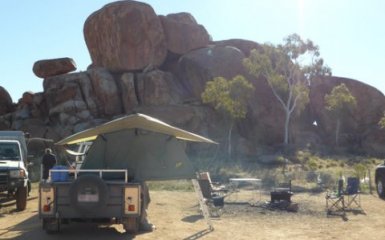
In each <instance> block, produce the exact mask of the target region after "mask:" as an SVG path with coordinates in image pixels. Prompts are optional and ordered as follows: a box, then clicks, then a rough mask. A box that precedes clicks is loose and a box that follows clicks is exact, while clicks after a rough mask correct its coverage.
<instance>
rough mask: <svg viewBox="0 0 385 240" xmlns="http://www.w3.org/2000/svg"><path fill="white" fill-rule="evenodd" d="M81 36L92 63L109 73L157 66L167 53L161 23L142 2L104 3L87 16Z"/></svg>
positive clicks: (152, 11) (149, 7) (148, 6)
mask: <svg viewBox="0 0 385 240" xmlns="http://www.w3.org/2000/svg"><path fill="white" fill-rule="evenodd" d="M84 38H85V41H86V44H87V47H88V50H89V53H90V55H91V59H92V62H93V64H92V65H93V66H95V67H104V68H107V69H108V70H110V71H113V72H123V71H131V70H140V69H144V68H146V67H147V66H149V65H150V66H160V65H161V64H162V63H163V61H164V59H165V58H166V55H167V48H166V41H165V37H164V33H163V28H162V24H161V22H160V20H159V18H158V16H157V15H156V14H155V12H154V10H153V9H152V7H151V6H150V5H148V4H146V3H140V2H135V1H119V2H114V3H110V4H107V5H105V6H104V7H103V8H101V9H100V10H98V11H96V12H94V13H93V14H91V15H90V16H89V17H88V18H87V20H86V22H85V24H84Z"/></svg>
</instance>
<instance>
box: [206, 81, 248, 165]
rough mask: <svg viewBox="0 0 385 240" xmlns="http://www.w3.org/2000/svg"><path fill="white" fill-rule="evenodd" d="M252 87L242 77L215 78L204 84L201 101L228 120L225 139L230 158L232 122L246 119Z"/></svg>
mask: <svg viewBox="0 0 385 240" xmlns="http://www.w3.org/2000/svg"><path fill="white" fill-rule="evenodd" d="M253 91H254V86H253V85H252V84H251V83H250V82H249V81H247V80H246V79H245V78H244V77H243V76H241V75H238V76H235V77H234V78H233V79H231V80H227V79H225V78H223V77H216V78H214V79H213V80H211V81H208V82H207V83H206V88H205V90H204V92H203V93H202V101H203V102H204V103H210V104H212V105H213V106H214V108H215V109H216V110H219V111H222V112H223V113H224V114H225V116H227V118H228V119H229V130H228V138H227V141H228V142H227V144H228V145H227V146H228V156H229V157H231V134H232V130H233V126H234V122H235V121H236V120H237V119H242V118H245V117H246V113H247V100H248V99H249V98H250V97H251V95H252V93H253Z"/></svg>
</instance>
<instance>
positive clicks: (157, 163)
mask: <svg viewBox="0 0 385 240" xmlns="http://www.w3.org/2000/svg"><path fill="white" fill-rule="evenodd" d="M91 140H92V141H93V144H92V145H91V147H90V149H89V150H88V151H87V153H86V155H85V158H84V161H83V164H82V166H81V169H126V170H127V172H128V177H129V179H132V180H134V181H135V180H136V181H147V180H172V179H191V178H194V177H195V173H194V168H193V165H192V164H191V162H190V161H189V159H188V157H187V155H186V153H185V146H186V142H185V141H192V142H204V143H215V142H214V141H212V140H210V139H208V138H205V137H202V136H199V135H196V134H194V133H191V132H187V131H185V130H182V129H179V128H176V127H173V126H170V125H168V124H166V123H164V122H162V121H160V120H158V119H155V118H152V117H149V116H146V115H143V114H134V115H130V116H127V117H122V118H119V119H116V120H113V121H111V122H108V123H105V124H103V125H100V126H98V127H95V128H91V129H89V130H85V131H83V132H80V133H77V134H74V135H72V136H69V137H67V138H65V139H63V140H61V141H59V142H58V143H57V144H59V145H64V144H74V143H80V142H85V141H91ZM182 140H185V141H182ZM75 154H76V153H75Z"/></svg>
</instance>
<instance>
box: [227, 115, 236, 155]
mask: <svg viewBox="0 0 385 240" xmlns="http://www.w3.org/2000/svg"><path fill="white" fill-rule="evenodd" d="M233 125H234V123H233V121H231V123H230V128H229V135H228V139H227V147H228V148H227V154H228V157H229V158H231V134H232V132H233Z"/></svg>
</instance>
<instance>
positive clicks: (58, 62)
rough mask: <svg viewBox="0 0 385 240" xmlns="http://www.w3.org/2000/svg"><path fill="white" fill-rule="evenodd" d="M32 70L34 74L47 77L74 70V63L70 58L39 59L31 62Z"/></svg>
mask: <svg viewBox="0 0 385 240" xmlns="http://www.w3.org/2000/svg"><path fill="white" fill-rule="evenodd" d="M32 70H33V72H34V73H35V75H36V76H38V77H40V78H47V77H52V76H56V75H60V74H65V73H69V72H72V71H75V70H76V63H75V62H74V60H73V59H72V58H56V59H47V60H40V61H37V62H35V64H33V68H32Z"/></svg>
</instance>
